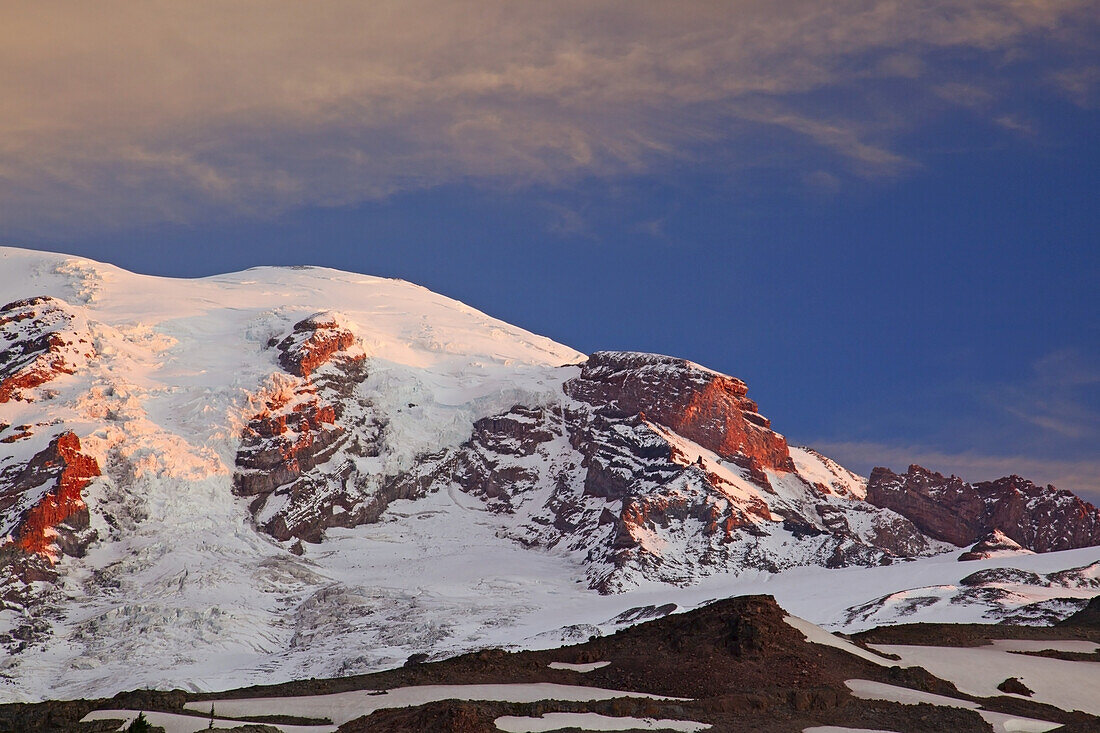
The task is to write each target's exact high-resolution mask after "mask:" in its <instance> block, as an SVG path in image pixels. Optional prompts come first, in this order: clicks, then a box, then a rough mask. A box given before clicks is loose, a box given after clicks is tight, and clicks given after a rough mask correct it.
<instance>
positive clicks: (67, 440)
mask: <svg viewBox="0 0 1100 733" xmlns="http://www.w3.org/2000/svg"><path fill="white" fill-rule="evenodd" d="M99 475H100V470H99V463H98V462H97V461H96V459H95V458H93V457H92V456H89V455H87V454H86V453H84V452H82V451H81V447H80V439H79V438H78V437H77V436H76V434H75V433H73V432H70V431H66V432H64V433H61V434H60V435H58V436H57V437H55V438H54V439H53V440H52V441H50V444H49V445H48V446H47V447H46V448H45V449H43V450H42V451H40V452H38V453H37V454H35V455H34V457H33V458H31V459H30V461H29V462H27V464H26V465H24V466H21V467H19V468H18V470H10V469H9V470H8V471H5V472H4V473H3V474H0V513H2V514H0V518H2V519H3V526H4V534H5V535H7V536H8V537H9V538H10V539H9V540H8V541H7V542H6V543H5V544H4V545H2V546H3V547H7V546H8V545H12V546H14V547H15V548H18V550H20V551H21V552H23V553H27V554H34V555H40V556H42V557H43V558H45V559H47V560H48V561H49V563H50V564H51V565H53V564H54V563H56V562H57V560H58V559H59V558H60V556H61V554H69V555H79V554H82V553H83V548H84V546H86V545H87V543H88V542H89V541H90V540H91V537H89V536H87V535H86V533H84V532H83V530H86V529H87V528H88V505H87V504H86V503H85V501H84V496H83V491H84V489H85V488H86V487H87V486H88V484H89V483H91V481H92V479H93V478H95V477H96V476H99Z"/></svg>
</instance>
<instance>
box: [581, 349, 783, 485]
mask: <svg viewBox="0 0 1100 733" xmlns="http://www.w3.org/2000/svg"><path fill="white" fill-rule="evenodd" d="M565 392H566V394H568V395H569V396H570V397H572V398H573V399H575V400H577V401H578V402H583V403H586V404H588V405H592V406H593V407H595V408H597V410H599V411H600V412H602V414H603V415H605V416H607V417H609V418H624V417H632V416H635V415H639V414H640V415H642V416H643V417H645V418H648V419H649V420H652V421H654V422H656V423H660V424H661V425H664V426H665V427H667V428H669V429H670V430H672V431H674V432H676V433H677V434H679V435H682V436H683V437H685V438H687V439H688V440H690V441H692V442H694V443H696V444H698V445H700V446H702V447H703V448H706V449H707V450H709V451H712V452H713V453H715V454H717V455H718V456H720V457H721V458H723V459H726V460H732V461H736V462H738V463H739V464H741V463H743V464H746V465H745V466H744V467H745V468H750V469H751V470H754V471H758V472H759V471H762V470H765V469H770V470H775V471H793V470H794V464H793V463H792V462H791V456H790V452H789V450H788V449H787V441H786V439H785V438H784V437H783V436H782V435H779V434H778V433H776V432H773V431H772V430H770V429H769V428H770V426H771V422H770V421H769V420H768V419H767V418H766V417H764V416H763V415H761V414H760V413H759V411H758V408H757V405H756V403H755V402H753V401H752V400H750V399H749V398H748V397H746V396H745V395H746V394H747V393H748V387H747V386H746V385H745V383H744V382H742V381H741V380H740V379H735V378H733V377H728V376H726V375H724V374H719V373H717V372H714V371H711V370H709V369H705V368H703V367H700V366H698V365H697V364H692V363H691V362H689V361H687V360H686V359H675V358H673V357H669V356H660V355H657V354H641V353H636V352H619V351H600V352H596V353H595V354H593V355H592V356H591V357H589V359H588V361H587V362H586V363H585V364H584V368H583V370H582V371H581V375H580V377H578V378H577V379H574V380H571V381H570V382H567V383H566V385H565Z"/></svg>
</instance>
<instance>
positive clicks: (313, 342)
mask: <svg viewBox="0 0 1100 733" xmlns="http://www.w3.org/2000/svg"><path fill="white" fill-rule="evenodd" d="M354 344H355V334H353V333H352V332H351V329H350V328H348V326H347V324H346V323H345V321H344V319H343V318H342V317H341V316H340V315H339V314H337V313H331V312H328V311H325V312H322V313H315V314H313V315H312V316H310V317H309V318H304V319H302V320H301V321H298V322H297V323H295V324H294V331H293V332H292V333H291V334H290V335H289V336H287V337H286V338H284V339H283V340H282V341H280V342H279V343H278V349H279V365H280V366H281V367H282V368H283V369H285V370H286V371H288V372H290V373H291V374H293V375H295V376H298V377H303V378H305V379H308V378H309V376H310V375H311V374H312V373H313V372H314V370H316V369H317V368H318V367H319V366H321V365H322V364H325V363H328V362H329V361H330V360H331V359H332V358H333V357H335V356H336V355H337V353H339V352H346V351H347V350H348V349H349V348H351V347H352V346H353V345H354ZM343 357H344V359H345V360H348V359H351V360H359V359H362V358H363V357H362V356H352V355H350V354H344V355H343Z"/></svg>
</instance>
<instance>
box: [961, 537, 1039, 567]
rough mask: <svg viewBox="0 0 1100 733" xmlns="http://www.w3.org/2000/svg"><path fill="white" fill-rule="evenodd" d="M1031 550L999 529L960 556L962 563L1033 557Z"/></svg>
mask: <svg viewBox="0 0 1100 733" xmlns="http://www.w3.org/2000/svg"><path fill="white" fill-rule="evenodd" d="M1033 554H1034V553H1033V552H1032V551H1031V550H1028V549H1026V548H1024V547H1021V546H1020V543H1019V542H1015V541H1014V540H1013V539H1012V538H1011V537H1009V536H1008V535H1006V534H1005V533H1004V532H1002V531H1001V530H999V529H995V530H993V531H992V532H990V533H989V534H987V535H986V536H985V537H983V538H982V539H981V541H980V542H978V543H977V544H976V545H974V546H973V547H971V548H970V550H969V552H964V553H963V554H961V555H959V560H960V561H963V562H965V561H967V560H988V559H989V558H991V557H1005V556H1009V555H1033Z"/></svg>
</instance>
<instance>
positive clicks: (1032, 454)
mask: <svg viewBox="0 0 1100 733" xmlns="http://www.w3.org/2000/svg"><path fill="white" fill-rule="evenodd" d="M973 398H974V399H975V400H976V403H977V405H978V406H979V407H980V409H974V407H973V406H970V405H962V406H960V410H959V413H958V415H956V416H955V418H956V419H954V420H952V419H946V420H944V421H943V422H944V428H943V432H942V434H938V435H937V434H930V435H928V436H926V440H925V441H924V442H923V443H921V442H920V441H914V442H912V443H903V442H896V443H892V442H890V441H886V440H835V439H834V440H829V439H825V440H819V441H814V442H812V443H811V445H812V446H813V447H814V448H816V449H818V450H821V451H822V452H823V453H826V454H827V455H830V456H831V457H833V458H835V459H836V460H838V461H840V462H841V463H842V464H843V465H846V466H848V467H849V468H852V469H853V470H859V471H868V470H870V468H871V467H872V466H888V467H890V468H894V469H904V468H905V467H906V466H908V465H909V464H911V463H917V464H920V465H922V466H924V467H926V468H930V469H932V470H935V471H939V472H941V473H955V474H957V475H959V476H962V477H963V478H965V479H968V480H988V479H994V478H999V477H1001V476H1007V475H1010V474H1017V475H1020V476H1024V477H1025V478H1029V479H1031V480H1033V481H1036V482H1039V483H1052V484H1054V485H1056V486H1058V487H1059V488H1063V489H1070V490H1073V491H1079V492H1082V493H1084V494H1087V495H1089V498H1090V499H1091V500H1092V501H1095V502H1097V503H1100V454H1098V452H1097V450H1096V446H1097V445H1100V363H1097V362H1096V361H1095V359H1092V358H1090V357H1088V356H1086V355H1085V354H1083V353H1082V352H1081V351H1079V350H1075V349H1064V350H1061V351H1056V352H1052V353H1050V354H1047V355H1046V356H1044V357H1042V358H1040V359H1038V360H1037V361H1036V362H1035V363H1034V364H1033V365H1032V368H1031V373H1030V375H1028V376H1027V377H1026V378H1025V379H1022V380H1021V381H1019V382H1018V383H1015V384H999V385H992V386H989V387H985V388H983V389H981V390H979V391H978V392H977V393H975V394H974V395H973ZM932 446H937V447H932ZM944 446H949V447H948V448H945V447H944Z"/></svg>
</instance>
